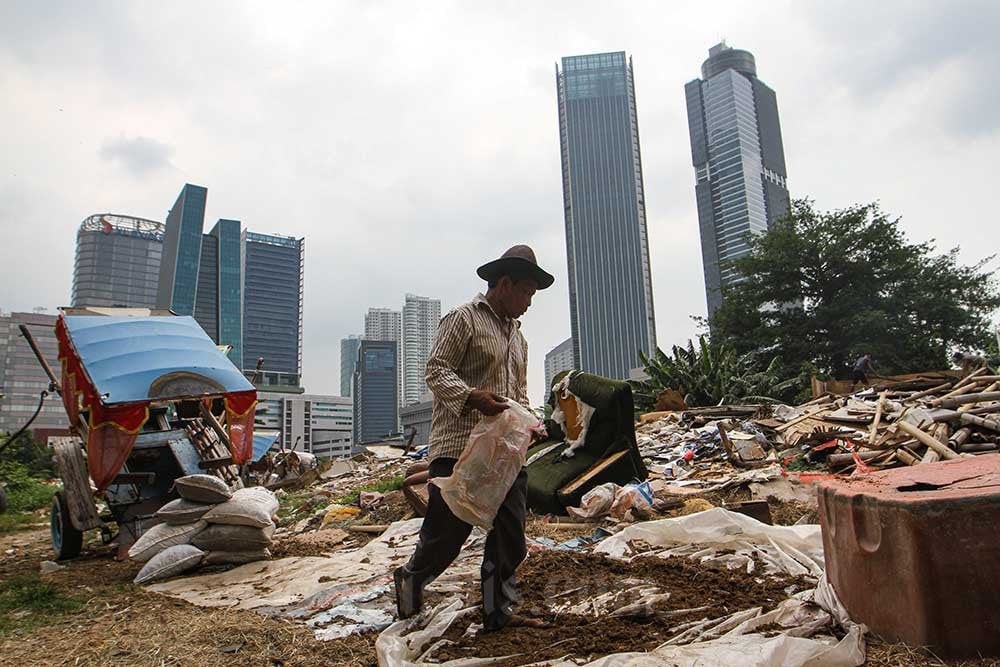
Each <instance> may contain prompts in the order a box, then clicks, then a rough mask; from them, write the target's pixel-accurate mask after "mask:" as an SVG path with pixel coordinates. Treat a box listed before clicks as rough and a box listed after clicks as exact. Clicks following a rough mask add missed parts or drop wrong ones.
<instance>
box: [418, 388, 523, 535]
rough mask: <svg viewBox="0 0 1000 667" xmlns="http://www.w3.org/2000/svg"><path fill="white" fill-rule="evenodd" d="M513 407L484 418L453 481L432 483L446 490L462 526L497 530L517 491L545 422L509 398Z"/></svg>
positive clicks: (447, 500) (445, 496) (443, 492)
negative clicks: (510, 493)
mask: <svg viewBox="0 0 1000 667" xmlns="http://www.w3.org/2000/svg"><path fill="white" fill-rule="evenodd" d="M507 404H508V405H509V406H510V407H508V408H507V409H506V410H504V411H503V412H501V413H500V414H498V415H494V416H492V417H483V418H482V419H480V420H479V423H478V424H476V425H475V426H474V427H473V429H472V433H471V434H470V435H469V442H468V443H467V444H466V446H465V449H464V450H462V455H461V456H459V458H458V463H456V464H455V469H454V471H452V474H451V476H450V477H434V478H432V479H431V480H430V481H431V483H432V484H435V485H437V486H438V488H440V489H441V497H442V498H443V499H444V501H445V503H447V505H448V508H449V509H450V510H451V511H452V512H453V513H454V514H455V516H457V517H458V518H459V519H461V520H462V521H465V522H466V523H469V524H472V525H473V526H479V527H480V528H483V529H485V530H489V529H491V528H492V527H493V519H494V518H496V515H497V511H498V510H499V509H500V505H502V504H503V500H504V498H505V497H506V496H507V492H508V491H510V487H511V486H513V484H514V480H515V479H516V478H517V475H518V473H519V472H520V471H521V468H522V467H524V457H525V455H526V454H527V452H528V445H529V444H531V434H532V431H533V430H534V429H536V428H538V426H539V424H540V421H539V419H538V417H536V416H535V415H534V414H533V413H532V412H531V411H530V410H528V408H526V407H524V406H523V405H521V404H520V403H517V402H516V401H513V400H510V399H507Z"/></svg>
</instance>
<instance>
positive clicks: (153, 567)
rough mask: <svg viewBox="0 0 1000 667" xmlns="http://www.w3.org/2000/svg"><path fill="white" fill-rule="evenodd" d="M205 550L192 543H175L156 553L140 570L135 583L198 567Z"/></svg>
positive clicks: (162, 577)
mask: <svg viewBox="0 0 1000 667" xmlns="http://www.w3.org/2000/svg"><path fill="white" fill-rule="evenodd" d="M204 555H205V552H204V551H202V550H201V549H199V548H198V547H193V546H191V545H190V544H175V545H174V546H172V547H167V548H166V549H164V550H163V551H161V552H160V553H158V554H156V555H155V556H153V557H152V558H150V559H149V561H147V562H146V564H145V565H143V566H142V569H141V570H139V574H137V575H136V576H135V580H134V583H136V584H144V583H146V582H148V581H156V580H157V579H166V578H167V577H172V576H174V575H177V574H181V573H183V572H187V571H188V570H190V569H191V568H194V567H197V566H198V564H199V563H200V562H201V559H202V557H203V556H204Z"/></svg>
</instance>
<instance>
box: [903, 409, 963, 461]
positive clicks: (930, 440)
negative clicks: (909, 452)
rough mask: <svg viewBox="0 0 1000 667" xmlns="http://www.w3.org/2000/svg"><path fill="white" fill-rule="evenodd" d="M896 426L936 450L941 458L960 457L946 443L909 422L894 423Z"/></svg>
mask: <svg viewBox="0 0 1000 667" xmlns="http://www.w3.org/2000/svg"><path fill="white" fill-rule="evenodd" d="M967 416H968V417H972V415H967ZM964 418H965V416H963V419H964ZM896 426H897V427H899V429H900V430H901V431H903V432H905V433H908V434H910V435H912V436H913V437H914V438H916V439H917V440H919V441H920V442H922V443H923V444H925V445H927V447H928V448H930V449H933V450H934V451H936V452H937V453H938V454H940V455H941V458H943V459H949V460H951V459H957V458H960V457H959V455H958V454H956V453H955V452H953V451H951V450H950V449H948V446H947V445H943V444H941V443H940V442H939V441H938V440H937V439H936V438H934V437H933V436H931V435H929V434H928V433H926V432H924V431H921V430H920V429H919V428H917V427H916V426H913V425H912V424H909V423H907V422H899V423H898V424H896Z"/></svg>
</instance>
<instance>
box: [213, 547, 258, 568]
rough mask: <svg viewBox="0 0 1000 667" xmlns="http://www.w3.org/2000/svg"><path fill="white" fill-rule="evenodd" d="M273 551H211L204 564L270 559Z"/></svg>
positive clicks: (227, 563)
mask: <svg viewBox="0 0 1000 667" xmlns="http://www.w3.org/2000/svg"><path fill="white" fill-rule="evenodd" d="M270 558H271V552H270V551H269V550H267V549H255V550H253V551H209V552H208V553H207V554H205V559H204V560H203V561H202V562H201V563H202V565H229V564H232V565H242V564H243V563H255V562H257V561H259V560H270Z"/></svg>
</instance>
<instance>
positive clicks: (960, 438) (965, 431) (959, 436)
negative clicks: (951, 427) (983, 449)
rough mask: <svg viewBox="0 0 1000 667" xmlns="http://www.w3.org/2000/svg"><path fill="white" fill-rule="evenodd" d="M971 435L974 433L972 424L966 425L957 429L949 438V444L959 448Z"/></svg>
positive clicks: (953, 447)
mask: <svg viewBox="0 0 1000 667" xmlns="http://www.w3.org/2000/svg"><path fill="white" fill-rule="evenodd" d="M970 435H972V427H971V426H965V427H963V428H960V429H958V430H957V431H955V432H954V433H953V434H952V436H951V437H950V438H948V445H949V446H950V447H951V448H952V449H958V448H959V447H961V446H962V445H963V444H965V441H966V440H968V439H969V436H970Z"/></svg>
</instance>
